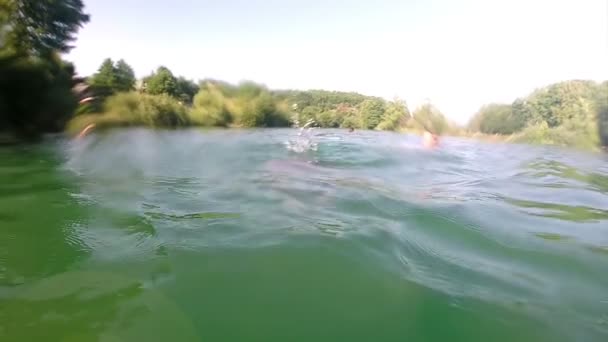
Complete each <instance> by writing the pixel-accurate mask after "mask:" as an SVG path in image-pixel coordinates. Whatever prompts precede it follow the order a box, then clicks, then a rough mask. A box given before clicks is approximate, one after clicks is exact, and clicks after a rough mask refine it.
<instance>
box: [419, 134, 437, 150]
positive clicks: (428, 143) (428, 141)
mask: <svg viewBox="0 0 608 342" xmlns="http://www.w3.org/2000/svg"><path fill="white" fill-rule="evenodd" d="M438 145H439V137H438V136H437V134H434V133H431V132H429V131H424V133H423V134H422V146H424V147H425V148H431V149H432V148H435V147H437V146H438Z"/></svg>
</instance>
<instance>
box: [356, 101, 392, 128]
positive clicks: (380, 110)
mask: <svg viewBox="0 0 608 342" xmlns="http://www.w3.org/2000/svg"><path fill="white" fill-rule="evenodd" d="M385 109H386V108H385V106H384V101H383V100H382V99H368V100H365V101H363V102H361V104H360V105H359V120H360V121H361V127H362V128H365V129H374V128H376V127H377V126H378V125H379V124H380V122H382V117H383V116H384V111H385Z"/></svg>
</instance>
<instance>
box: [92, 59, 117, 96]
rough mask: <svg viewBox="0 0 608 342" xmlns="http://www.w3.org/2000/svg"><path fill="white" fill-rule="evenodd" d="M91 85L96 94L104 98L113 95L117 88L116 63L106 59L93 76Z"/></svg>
mask: <svg viewBox="0 0 608 342" xmlns="http://www.w3.org/2000/svg"><path fill="white" fill-rule="evenodd" d="M89 83H90V84H91V86H93V88H94V89H95V92H96V93H97V94H98V95H99V96H102V97H106V96H109V95H112V94H113V93H114V91H115V86H116V73H115V72H114V62H113V61H112V59H110V58H106V59H105V60H104V61H103V62H102V63H101V66H100V67H99V69H98V70H97V72H96V73H95V74H94V75H93V76H91V78H90V80H89Z"/></svg>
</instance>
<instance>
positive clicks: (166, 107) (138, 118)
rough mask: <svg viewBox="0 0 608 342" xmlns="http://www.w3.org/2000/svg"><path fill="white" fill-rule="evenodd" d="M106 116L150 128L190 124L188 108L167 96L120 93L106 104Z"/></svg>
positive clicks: (110, 98)
mask: <svg viewBox="0 0 608 342" xmlns="http://www.w3.org/2000/svg"><path fill="white" fill-rule="evenodd" d="M104 111H105V113H106V115H109V116H111V117H115V118H119V119H120V120H124V121H126V122H129V123H130V124H131V125H143V126H150V127H177V126H186V125H189V124H190V120H189V117H188V115H187V111H186V107H185V106H184V105H182V104H180V103H179V102H178V101H177V100H176V99H174V98H172V97H170V96H169V95H166V94H161V95H149V94H140V93H136V92H130V93H119V94H116V95H114V96H111V97H109V98H108V99H107V100H106V102H105V104H104Z"/></svg>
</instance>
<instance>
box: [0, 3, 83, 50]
mask: <svg viewBox="0 0 608 342" xmlns="http://www.w3.org/2000/svg"><path fill="white" fill-rule="evenodd" d="M2 2H3V4H2V6H1V7H3V8H4V9H5V10H4V12H5V14H4V16H5V17H7V19H5V21H8V23H9V25H8V27H9V32H8V34H7V43H8V45H9V46H10V47H11V48H12V49H14V51H15V52H16V53H18V54H23V55H37V56H47V55H49V54H51V53H53V52H54V51H58V52H68V51H69V50H70V49H71V48H72V46H71V45H70V43H71V42H72V41H74V39H75V34H76V32H78V29H80V28H81V27H82V26H83V25H84V24H85V23H87V22H88V21H89V19H90V18H89V15H88V14H85V13H84V4H83V2H82V0H44V1H42V0H13V1H7V0H3V1H2Z"/></svg>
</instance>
